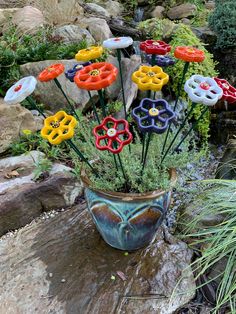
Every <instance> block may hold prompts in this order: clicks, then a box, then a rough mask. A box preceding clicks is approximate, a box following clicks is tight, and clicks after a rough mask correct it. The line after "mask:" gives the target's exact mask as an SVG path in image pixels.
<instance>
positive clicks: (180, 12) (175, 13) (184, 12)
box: [167, 3, 197, 20]
mask: <svg viewBox="0 0 236 314" xmlns="http://www.w3.org/2000/svg"><path fill="white" fill-rule="evenodd" d="M196 11H197V7H196V6H195V5H194V4H192V3H183V4H181V5H178V6H175V7H173V8H171V9H170V10H168V11H167V16H168V18H169V19H171V20H180V19H182V18H184V17H191V16H194V15H195V13H196Z"/></svg>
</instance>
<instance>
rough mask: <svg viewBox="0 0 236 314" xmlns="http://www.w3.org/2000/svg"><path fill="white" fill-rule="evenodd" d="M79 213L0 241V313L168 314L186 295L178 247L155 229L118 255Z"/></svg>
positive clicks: (189, 293) (191, 288) (190, 289)
mask: <svg viewBox="0 0 236 314" xmlns="http://www.w3.org/2000/svg"><path fill="white" fill-rule="evenodd" d="M84 208H85V205H84V204H81V205H80V206H77V207H74V208H73V209H71V210H67V211H65V212H64V213H58V215H56V216H55V217H54V218H52V219H50V220H44V221H37V222H33V223H31V224H30V225H28V226H26V227H24V228H23V229H21V230H19V232H17V234H15V236H14V237H5V239H2V241H0V274H1V275H0V279H1V280H0V313H6V314H10V313H14V314H16V313H19V314H20V313H36V314H37V313H40V314H42V313H43V314H44V313H45V314H46V313H55V314H56V313H57V314H67V313H70V314H111V313H130V314H131V313H132V314H139V313H147V314H156V313H158V314H171V313H174V312H175V310H176V309H178V308H179V307H181V306H183V305H184V304H186V303H187V302H188V301H189V300H190V299H191V298H192V297H193V296H194V292H195V284H194V282H193V275H192V272H191V271H190V268H188V270H186V268H187V266H188V265H189V263H190V259H191V252H190V251H189V250H188V249H187V246H186V244H185V243H183V242H179V241H176V240H175V239H173V238H170V237H167V236H165V235H164V232H162V231H161V230H160V232H159V234H158V235H157V238H156V239H154V241H153V242H152V243H151V244H150V246H148V247H147V248H144V249H142V250H139V251H136V252H133V253H129V254H128V255H125V254H124V252H123V251H119V250H116V249H113V248H111V247H110V246H108V245H107V244H105V242H104V241H103V240H102V239H101V237H100V236H99V234H98V232H97V231H96V229H95V227H94V224H93V222H92V221H91V218H90V216H89V214H88V212H87V210H84ZM113 276H114V277H113ZM181 276H183V279H182V280H180V282H179V285H178V286H177V288H176V285H177V283H178V281H179V279H180V278H181ZM174 288H176V290H175V291H176V295H175V294H174V295H173V296H172V297H171V294H172V292H173V290H174Z"/></svg>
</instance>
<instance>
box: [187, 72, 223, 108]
mask: <svg viewBox="0 0 236 314" xmlns="http://www.w3.org/2000/svg"><path fill="white" fill-rule="evenodd" d="M184 90H185V92H186V93H187V94H188V96H189V98H190V99H191V100H192V102H194V103H197V104H203V105H207V106H214V105H215V104H216V103H217V101H218V100H219V99H220V98H221V97H222V95H223V91H222V89H221V88H220V87H219V86H218V85H217V83H216V81H215V80H214V79H212V78H210V77H204V76H201V75H192V76H191V77H190V79H189V80H187V81H186V83H185V85H184Z"/></svg>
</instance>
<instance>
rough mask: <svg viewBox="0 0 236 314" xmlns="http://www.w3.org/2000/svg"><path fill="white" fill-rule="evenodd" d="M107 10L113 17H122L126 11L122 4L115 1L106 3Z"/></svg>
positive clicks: (110, 0) (109, 0)
mask: <svg viewBox="0 0 236 314" xmlns="http://www.w3.org/2000/svg"><path fill="white" fill-rule="evenodd" d="M105 9H106V10H107V12H108V13H109V14H110V15H111V16H112V17H117V16H121V15H122V13H123V11H124V7H123V5H122V4H121V3H120V2H118V1H113V0H108V1H107V2H106V3H105Z"/></svg>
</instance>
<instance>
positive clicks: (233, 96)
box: [214, 77, 236, 104]
mask: <svg viewBox="0 0 236 314" xmlns="http://www.w3.org/2000/svg"><path fill="white" fill-rule="evenodd" d="M214 80H215V81H216V83H217V84H218V86H219V87H220V88H221V89H222V90H223V96H222V98H221V99H223V100H226V101H227V102H228V103H229V104H232V103H234V102H236V88H234V87H233V86H232V85H230V84H229V82H227V81H226V80H224V79H220V78H218V77H214Z"/></svg>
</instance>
